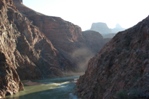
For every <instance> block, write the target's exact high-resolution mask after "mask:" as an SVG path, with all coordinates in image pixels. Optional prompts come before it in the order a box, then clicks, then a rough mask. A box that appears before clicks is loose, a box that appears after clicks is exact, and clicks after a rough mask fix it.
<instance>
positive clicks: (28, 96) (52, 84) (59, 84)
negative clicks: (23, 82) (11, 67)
mask: <svg viewBox="0 0 149 99" xmlns="http://www.w3.org/2000/svg"><path fill="white" fill-rule="evenodd" d="M78 78H79V76H71V77H62V78H53V79H44V80H36V82H38V83H40V84H39V85H34V86H25V90H24V91H21V92H19V93H17V94H16V95H13V96H9V97H6V98H5V99H78V98H77V96H76V95H74V94H73V93H74V91H75V86H76V85H75V80H76V79H78Z"/></svg>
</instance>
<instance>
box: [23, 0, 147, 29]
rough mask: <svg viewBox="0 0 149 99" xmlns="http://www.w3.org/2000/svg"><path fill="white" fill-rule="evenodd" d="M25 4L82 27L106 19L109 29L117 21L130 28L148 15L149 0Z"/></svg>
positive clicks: (38, 0)
mask: <svg viewBox="0 0 149 99" xmlns="http://www.w3.org/2000/svg"><path fill="white" fill-rule="evenodd" d="M23 4H24V5H26V6H28V7H29V8H32V9H33V10H35V11H37V12H40V13H43V14H45V15H49V16H57V17H61V18H63V19H64V20H66V21H70V22H72V23H74V24H76V25H79V26H80V27H81V28H82V30H88V29H90V28H91V25H92V23H96V22H105V23H107V25H108V27H110V28H114V27H115V25H116V24H117V23H119V24H120V25H121V26H122V27H123V28H129V27H131V26H133V25H135V24H137V23H138V22H139V21H141V20H143V19H144V18H146V17H147V16H148V15H149V6H148V4H149V0H23Z"/></svg>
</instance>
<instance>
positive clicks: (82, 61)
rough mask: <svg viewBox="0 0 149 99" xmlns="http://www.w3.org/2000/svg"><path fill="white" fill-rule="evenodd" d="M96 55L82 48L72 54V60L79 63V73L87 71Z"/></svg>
mask: <svg viewBox="0 0 149 99" xmlns="http://www.w3.org/2000/svg"><path fill="white" fill-rule="evenodd" d="M94 55H95V54H94V53H93V52H92V51H90V50H89V49H88V48H80V49H77V50H75V51H74V52H73V53H72V58H73V59H74V60H75V62H76V63H77V69H78V70H77V71H78V72H84V71H85V70H86V69H87V64H88V61H89V60H90V59H91V58H92V57H93V56H94Z"/></svg>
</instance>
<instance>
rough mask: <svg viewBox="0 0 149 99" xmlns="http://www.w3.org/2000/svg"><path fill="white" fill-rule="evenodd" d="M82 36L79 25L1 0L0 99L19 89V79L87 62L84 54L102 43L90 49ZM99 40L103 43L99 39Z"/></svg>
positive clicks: (52, 73) (49, 74)
mask: <svg viewBox="0 0 149 99" xmlns="http://www.w3.org/2000/svg"><path fill="white" fill-rule="evenodd" d="M13 1H14V2H15V5H17V8H18V9H19V10H18V9H17V8H16V6H15V5H14V3H13ZM20 11H21V12H20ZM85 35H87V34H84V33H82V31H81V28H80V27H79V26H76V25H74V24H72V23H70V22H67V21H65V20H63V19H61V18H58V17H50V16H45V15H42V14H40V13H37V12H35V11H33V10H31V9H29V8H27V7H25V6H24V5H23V4H22V0H1V1H0V38H1V39H0V43H1V44H0V64H1V67H0V97H4V96H5V95H10V94H14V93H17V92H18V91H20V90H23V85H22V83H21V81H20V79H21V80H30V79H41V78H44V77H45V78H47V77H55V76H62V74H63V72H67V71H76V69H77V68H79V66H81V65H83V64H82V63H83V62H82V61H87V60H88V59H89V58H87V59H86V55H87V57H90V56H92V55H93V54H95V53H96V52H97V50H98V49H99V50H100V48H101V46H102V45H103V44H104V43H105V42H104V41H101V42H104V43H101V44H102V45H97V46H96V48H95V50H94V48H93V49H90V48H89V47H91V45H90V44H91V42H90V41H92V40H88V41H87V40H86V38H87V39H88V38H89V37H88V36H85ZM95 35H96V33H95ZM97 36H100V35H99V34H98V35H97ZM91 38H92V36H91V37H90V39H91ZM100 38H101V39H100ZM97 39H98V38H97ZM100 40H104V39H102V36H101V37H99V42H100ZM93 41H98V40H95V39H94V40H93ZM96 43H97V42H95V44H96ZM97 44H98V43H97ZM82 52H83V53H82ZM84 52H85V53H84ZM78 53H82V55H79V54H78ZM92 53H93V54H92ZM77 54H78V55H79V56H77ZM79 69H82V67H81V68H79Z"/></svg>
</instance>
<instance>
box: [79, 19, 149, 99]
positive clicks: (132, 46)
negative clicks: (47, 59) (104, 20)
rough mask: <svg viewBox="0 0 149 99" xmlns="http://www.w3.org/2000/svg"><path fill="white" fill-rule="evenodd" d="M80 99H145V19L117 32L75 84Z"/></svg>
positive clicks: (148, 57)
mask: <svg viewBox="0 0 149 99" xmlns="http://www.w3.org/2000/svg"><path fill="white" fill-rule="evenodd" d="M77 92H78V95H79V96H80V97H81V99H148V98H149V17H147V18H146V19H144V20H143V21H141V22H140V23H138V24H137V25H135V26H134V27H132V28H130V29H128V30H125V31H123V32H119V33H118V34H117V35H116V36H115V37H114V38H113V39H112V40H111V41H110V42H109V43H108V44H106V45H105V46H104V47H103V49H102V50H101V51H100V52H99V53H98V55H96V56H95V57H93V58H92V59H91V60H90V61H89V63H88V68H87V71H86V72H85V74H84V75H83V76H81V77H80V78H79V80H78V83H77Z"/></svg>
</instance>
